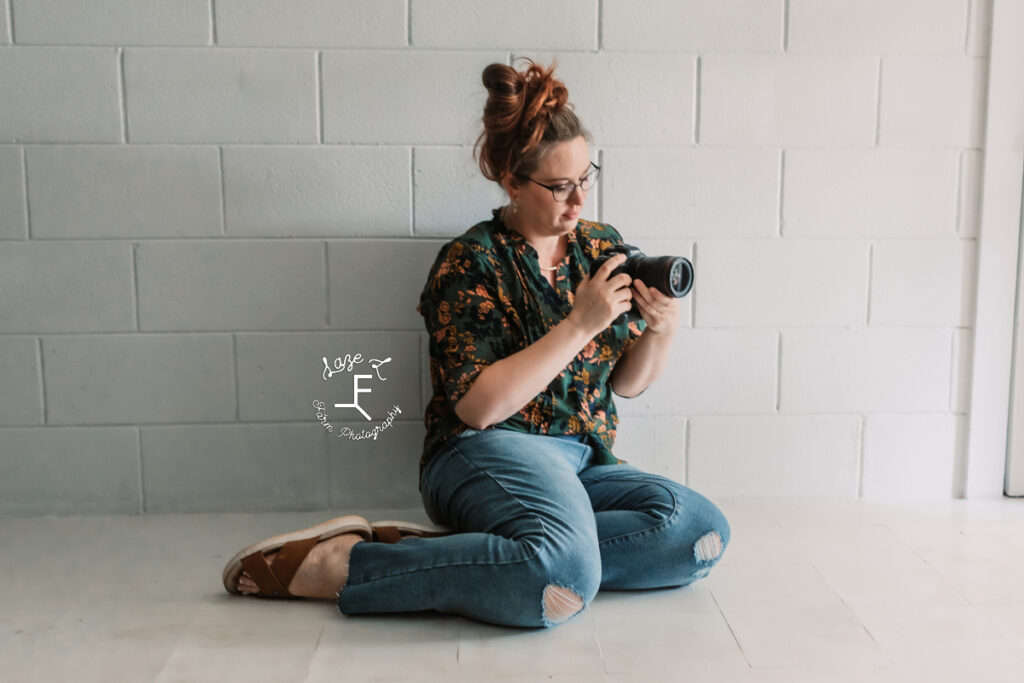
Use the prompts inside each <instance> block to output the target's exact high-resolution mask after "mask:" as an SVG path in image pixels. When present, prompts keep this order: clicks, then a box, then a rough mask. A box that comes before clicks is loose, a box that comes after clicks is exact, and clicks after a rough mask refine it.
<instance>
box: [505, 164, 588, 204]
mask: <svg viewBox="0 0 1024 683" xmlns="http://www.w3.org/2000/svg"><path fill="white" fill-rule="evenodd" d="M590 166H593V167H594V170H593V171H591V170H589V169H590ZM590 166H588V167H587V169H588V172H587V175H585V176H583V180H581V181H579V182H578V183H559V184H558V185H545V184H544V183H540V182H537V181H536V180H534V179H533V178H531V177H530V176H528V175H520V174H518V173H516V174H515V175H516V177H517V178H522V179H523V180H529V181H530V182H531V183H536V184H537V185H540V186H541V187H543V188H546V189H548V190H551V198H552V199H554V200H555V201H556V202H559V203H561V202H567V201H569V197H571V196H572V193H573V190H575V189H576V188H577V187H578V188H580V192H589V191H590V188H589V187H588V188H587V189H583V183H584V182H587V181H589V182H590V184H591V187H592V186H593V183H594V182H596V181H597V179H598V177H600V175H601V167H600V166H598V165H597V164H595V163H594V162H593V161H591V162H590ZM566 186H569V187H571V188H572V189H570V190H569V194H567V195H565V199H559V198H558V197H556V196H555V190H557V189H559V188H562V187H566Z"/></svg>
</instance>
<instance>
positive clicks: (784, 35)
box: [782, 0, 789, 54]
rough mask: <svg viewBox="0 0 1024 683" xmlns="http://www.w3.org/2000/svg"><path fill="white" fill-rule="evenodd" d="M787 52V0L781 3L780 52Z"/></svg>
mask: <svg viewBox="0 0 1024 683" xmlns="http://www.w3.org/2000/svg"><path fill="white" fill-rule="evenodd" d="M788 52H789V0H784V2H783V3H782V54H786V53H788Z"/></svg>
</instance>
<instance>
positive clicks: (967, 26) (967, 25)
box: [964, 0, 978, 57]
mask: <svg viewBox="0 0 1024 683" xmlns="http://www.w3.org/2000/svg"><path fill="white" fill-rule="evenodd" d="M977 1H978V0H967V2H965V3H964V4H965V5H966V6H967V18H966V19H965V20H964V54H965V55H967V56H968V57H970V56H971V53H970V52H968V45H970V42H971V16H972V15H973V14H974V11H973V10H974V3H975V2H977Z"/></svg>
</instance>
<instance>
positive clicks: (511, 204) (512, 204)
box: [508, 199, 519, 216]
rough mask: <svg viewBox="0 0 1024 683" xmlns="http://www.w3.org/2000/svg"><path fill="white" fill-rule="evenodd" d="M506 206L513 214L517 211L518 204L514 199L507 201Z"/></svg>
mask: <svg viewBox="0 0 1024 683" xmlns="http://www.w3.org/2000/svg"><path fill="white" fill-rule="evenodd" d="M508 208H509V211H511V212H512V215H513V216H515V215H516V214H517V213H519V205H518V204H516V202H515V200H514V199H513V200H512V201H510V202H509V204H508Z"/></svg>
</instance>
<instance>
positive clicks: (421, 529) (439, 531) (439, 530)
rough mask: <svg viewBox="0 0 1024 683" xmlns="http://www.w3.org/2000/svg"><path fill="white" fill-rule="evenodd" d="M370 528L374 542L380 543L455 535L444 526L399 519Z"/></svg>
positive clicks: (378, 523)
mask: <svg viewBox="0 0 1024 683" xmlns="http://www.w3.org/2000/svg"><path fill="white" fill-rule="evenodd" d="M370 527H371V528H372V529H373V540H374V541H378V542H380V543H398V542H399V541H401V540H402V539H403V538H407V537H409V536H416V537H418V538H433V537H436V536H447V535H449V534H453V533H455V532H454V531H453V530H452V529H449V528H448V527H444V526H428V525H426V524H416V523H415V522H403V521H400V520H397V519H388V520H384V521H380V522H370Z"/></svg>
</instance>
